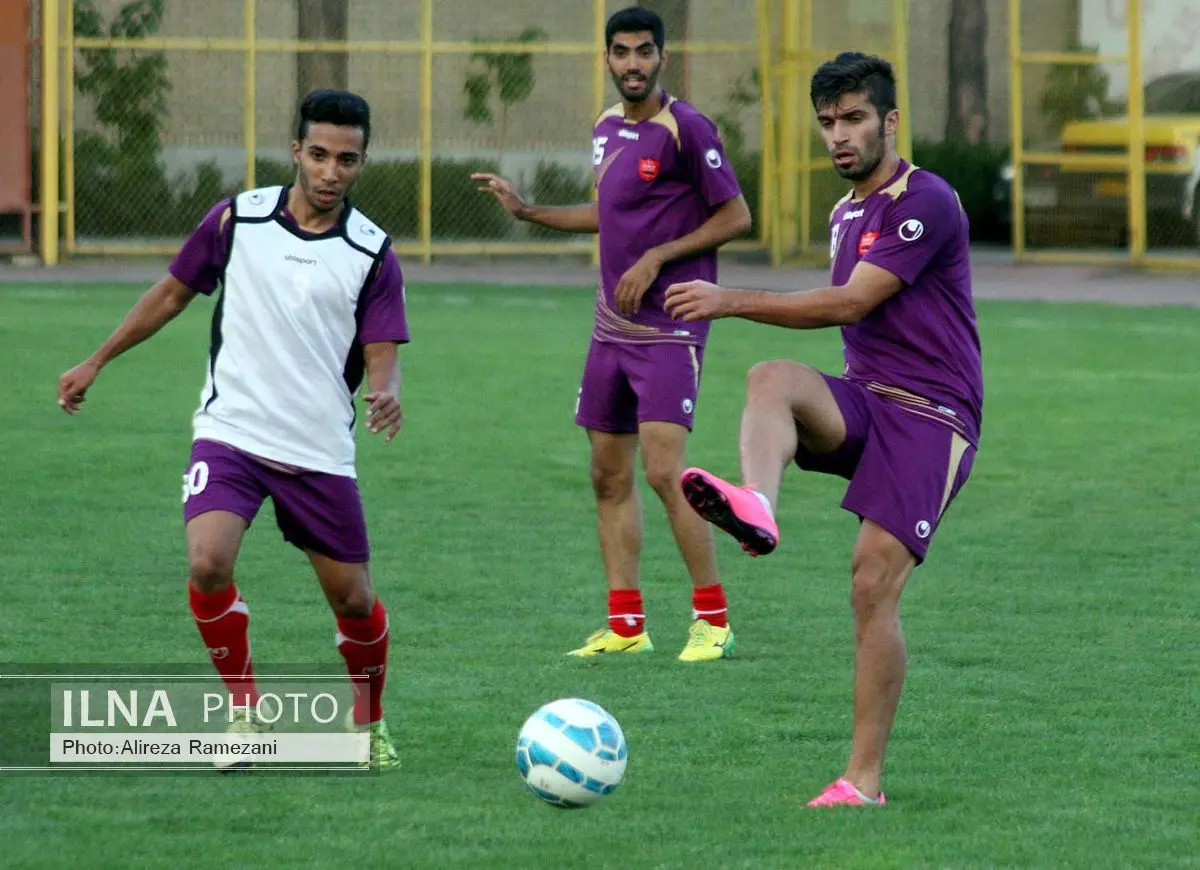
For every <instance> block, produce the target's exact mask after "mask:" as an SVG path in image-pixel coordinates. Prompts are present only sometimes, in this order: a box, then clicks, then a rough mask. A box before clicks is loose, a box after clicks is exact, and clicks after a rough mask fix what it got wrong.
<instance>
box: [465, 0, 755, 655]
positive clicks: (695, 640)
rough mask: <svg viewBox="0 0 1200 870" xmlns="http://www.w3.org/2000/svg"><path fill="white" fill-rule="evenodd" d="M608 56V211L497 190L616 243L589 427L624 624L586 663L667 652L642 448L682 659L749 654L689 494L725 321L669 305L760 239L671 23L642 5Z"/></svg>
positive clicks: (610, 572) (613, 625)
mask: <svg viewBox="0 0 1200 870" xmlns="http://www.w3.org/2000/svg"><path fill="white" fill-rule="evenodd" d="M605 45H606V49H605V57H606V59H607V63H608V69H609V72H610V74H611V75H612V79H613V82H614V83H615V84H616V86H617V90H618V91H619V92H620V94H621V102H620V103H618V104H617V105H615V106H613V107H612V108H611V109H608V110H607V111H605V112H603V113H602V114H601V115H600V117H599V118H597V119H596V123H595V128H594V131H593V139H592V162H593V164H594V166H595V185H596V192H597V201H596V202H591V203H587V204H584V205H577V206H567V207H559V208H556V207H550V206H538V205H528V204H526V203H525V202H523V201H522V200H521V199H520V197H518V196H517V194H516V192H515V191H514V189H513V186H512V185H511V184H509V183H508V182H507V181H505V180H504V179H502V178H498V177H497V176H495V175H491V174H487V173H479V174H476V175H475V176H473V177H474V178H475V179H476V180H478V181H481V182H484V184H483V186H481V187H480V190H483V191H485V192H488V193H491V194H492V195H494V196H495V197H496V199H498V200H499V201H500V203H501V205H503V206H504V208H505V209H507V210H508V212H509V213H510V214H512V215H513V216H515V217H517V218H518V219H520V220H526V221H532V222H534V223H538V224H541V225H543V226H547V227H552V228H554V229H558V230H564V231H568V232H579V233H595V232H598V233H599V234H600V273H601V274H600V277H601V281H600V286H599V287H598V289H597V294H596V320H595V326H594V329H593V332H592V342H591V347H590V349H589V351H588V355H587V360H586V362H585V364H584V370H583V378H582V384H581V386H580V389H579V399H578V403H577V405H576V413H575V422H576V424H577V425H578V426H581V427H583V428H584V429H586V430H587V433H588V437H589V439H590V441H591V446H592V462H591V477H592V487H593V490H594V492H595V495H596V508H597V527H598V531H599V538H600V552H601V557H602V559H603V562H604V573H605V576H606V579H607V582H608V590H609V592H608V612H609V618H608V627H607V628H603V629H600V630H599V631H597V632H595V633H594V634H592V635H591V636H590V637H589V638H588V639H587V641H586V642H585V643H584V645H583V646H582V647H580V648H579V649H576V650H574V651H572V655H577V656H595V655H600V654H611V653H641V652H649V651H651V650H653V646H652V644H651V642H650V635H649V634H648V633H647V631H646V626H645V622H646V616H645V608H644V607H643V605H642V595H641V591H640V588H639V580H638V572H639V563H640V560H641V550H642V516H641V505H640V502H639V498H638V490H637V487H636V484H635V480H634V478H635V467H634V465H635V460H636V455H637V451H638V448H639V446H640V447H641V452H642V461H643V464H644V466H645V473H646V480H647V481H648V482H649V484H650V485H651V487H652V488H653V489H654V491H655V492H656V493H657V494H658V496H659V498H660V499H661V500H662V503H663V506H664V507H665V508H666V512H667V517H668V519H669V520H670V523H671V530H672V532H673V533H674V537H675V542H676V544H677V545H678V547H679V551H680V554H681V555H682V557H683V561H684V564H685V565H686V566H687V570H688V572H689V574H690V575H691V579H692V585H693V590H692V620H693V621H692V625H691V628H690V630H689V635H688V642H687V645H686V646H685V647H684V649H683V652H682V653H681V654H680V656H679V658H680V659H681V660H682V661H713V660H717V659H721V658H724V657H725V656H728V655H730V654H731V653H732V652H733V646H734V637H733V632H732V631H731V630H730V628H729V622H728V618H727V611H726V600H725V591H724V588H723V586H722V585H721V581H720V579H719V578H718V576H717V565H716V554H715V551H714V546H713V540H712V532H711V529H710V528H709V526H708V525H707V524H706V523H705V522H704V521H703V520H701V519H700V518H699V517H697V516H696V515H695V513H694V512H693V511H691V510H690V509H689V508H688V506H687V503H686V502H685V501H684V498H683V494H682V493H681V492H680V490H679V484H678V481H679V475H680V474H681V473H682V471H683V469H684V465H685V463H684V456H685V449H686V446H687V438H688V434H689V433H690V432H691V430H692V422H693V415H694V414H695V410H696V400H697V397H698V394H699V389H700V372H701V366H702V362H703V358H704V348H705V344H706V342H707V339H708V331H709V324H707V323H702V322H698V323H682V322H680V321H678V320H676V319H675V318H673V317H671V316H670V315H668V314H667V313H666V312H665V311H664V310H663V300H664V294H665V291H666V288H667V287H668V286H669V285H670V284H673V283H678V282H681V281H689V280H693V279H704V280H708V281H715V280H716V277H717V248H719V247H720V246H721V245H723V244H725V243H726V242H728V241H729V240H730V239H733V238H735V237H736V236H739V235H741V234H743V233H745V232H746V231H748V230H749V228H750V210H749V208H748V207H747V206H746V202H745V199H744V198H743V196H742V193H741V189H740V187H739V186H738V182H737V178H736V177H735V175H734V172H733V169H732V168H731V167H730V166H729V161H728V159H727V158H726V156H725V151H724V149H723V148H722V146H721V141H720V137H719V135H718V133H717V129H716V127H715V125H714V124H713V123H712V122H711V121H710V120H709V119H708V118H706V117H705V116H704V115H702V114H700V112H699V111H697V110H696V109H695V108H694V107H693V106H691V105H689V104H688V103H685V102H683V101H682V100H678V99H675V98H674V97H672V96H670V95H669V94H667V93H666V92H665V91H664V90H663V89H662V88H661V87H659V85H658V77H659V74H660V73H661V71H662V68H663V64H665V63H666V62H667V55H666V52H665V51H664V49H663V45H664V33H663V23H662V20H661V19H660V18H659V17H658V16H657V15H656V14H654V13H653V12H650V11H648V10H645V9H642V8H640V7H630V8H628V9H623V10H621V11H620V12H617V13H616V14H614V15H613V16H612V18H610V19H609V21H608V25H607V33H606V39H605Z"/></svg>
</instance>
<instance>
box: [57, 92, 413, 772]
mask: <svg viewBox="0 0 1200 870" xmlns="http://www.w3.org/2000/svg"><path fill="white" fill-rule="evenodd" d="M370 135H371V120H370V110H369V107H368V106H367V103H366V101H364V100H363V99H362V98H361V97H359V96H357V95H355V94H350V93H347V92H345V91H331V90H322V91H315V92H313V93H312V94H309V96H308V97H307V98H306V99H305V100H304V102H303V104H302V105H301V106H300V122H299V130H298V131H297V135H296V140H295V141H294V142H293V143H292V156H293V160H294V161H295V163H296V178H295V182H294V183H293V184H292V185H291V186H290V187H270V188H263V189H259V190H251V191H247V192H244V193H242V194H240V195H238V196H236V197H234V198H232V199H229V200H225V201H223V202H221V203H219V204H217V205H216V206H215V207H214V208H213V209H212V211H210V212H209V214H208V216H207V217H205V219H204V220H203V221H202V222H201V224H200V225H199V227H198V228H197V229H196V231H195V232H194V233H193V234H192V236H191V237H190V238H189V239H188V240H187V242H186V243H185V244H184V246H183V248H182V249H181V250H180V252H179V254H178V255H177V256H176V257H175V260H174V261H173V262H172V263H171V265H170V267H169V268H168V271H167V274H166V275H165V276H164V277H163V278H162V280H160V281H159V282H158V283H157V284H156V285H155V286H154V287H153V288H151V289H150V291H149V292H147V293H146V295H145V296H143V297H142V299H141V301H140V302H138V303H137V305H135V306H134V308H133V310H132V311H131V312H130V313H129V314H128V315H127V316H126V318H125V320H124V321H123V322H122V323H121V325H120V326H119V327H118V328H117V330H116V332H114V333H113V335H112V337H110V338H109V339H108V341H106V342H105V343H104V344H103V345H101V347H100V348H99V350H97V351H96V352H95V353H94V354H92V355H91V356H90V357H88V358H87V359H86V360H84V361H83V362H82V363H80V364H79V365H78V366H76V367H75V368H73V369H71V370H70V371H69V372H67V373H66V374H64V375H63V376H62V379H61V380H60V381H59V388H58V403H59V405H60V406H62V408H63V409H64V410H65V411H66V412H67V413H69V414H74V413H76V412H78V411H79V410H80V409H81V408H82V406H83V402H84V397H85V394H86V393H87V390H88V388H89V387H91V386H92V384H93V382H95V380H96V378H97V376H98V375H99V374H100V370H101V369H102V368H104V366H106V365H107V364H108V363H110V362H112V361H113V360H114V359H116V358H117V357H118V356H120V355H121V354H122V353H124V352H125V351H127V350H129V349H130V348H132V347H135V346H136V345H138V344H140V343H141V342H143V341H145V340H146V339H148V338H149V337H150V336H152V335H154V334H155V333H157V332H158V331H159V330H160V329H162V328H163V327H164V326H165V325H166V324H167V323H168V322H169V321H170V320H171V319H173V318H174V317H175V316H177V315H178V314H180V313H181V312H182V311H183V310H184V309H185V308H186V307H187V306H188V304H189V303H190V302H191V301H192V300H193V299H194V298H195V296H196V294H197V293H200V294H204V295H206V296H207V295H211V294H212V293H213V291H214V290H215V289H216V288H217V287H218V286H220V288H221V294H220V298H219V299H218V300H217V303H216V305H215V308H214V314H213V322H212V346H211V348H210V351H209V357H208V360H207V361H206V363H205V372H206V381H205V384H204V388H203V391H202V392H201V396H200V406H199V408H198V409H197V410H196V412H195V415H194V418H193V431H194V440H193V443H192V451H191V461H190V464H189V467H188V469H187V473H186V474H185V475H184V478H183V516H184V520H185V522H186V526H187V549H188V580H189V584H188V588H189V593H190V599H191V609H192V614H193V615H194V616H195V620H196V625H197V626H198V627H199V630H200V635H201V637H202V639H203V640H204V643H205V645H206V646H207V647H208V653H209V656H210V657H211V658H212V662H213V664H214V665H215V666H216V669H217V671H218V672H219V673H220V675H221V676H222V677H223V678H224V681H225V684H226V686H227V687H228V689H229V691H230V692H231V693H232V694H233V697H234V701H235V702H236V703H237V704H239V705H254V704H255V703H256V702H257V700H258V697H259V693H258V687H257V685H256V683H255V676H254V667H253V663H252V660H251V656H250V637H249V632H248V627H249V619H250V610H249V607H248V606H247V604H246V601H245V599H243V598H242V596H241V594H240V592H239V591H238V588H237V586H236V585H235V583H234V565H235V562H236V560H237V555H238V551H239V549H240V548H241V545H242V539H243V537H244V536H245V533H246V530H247V529H248V528H249V526H250V524H251V523H252V522H253V521H254V518H255V516H256V515H257V513H258V511H259V509H260V507H261V506H262V504H263V502H264V501H265V500H266V499H267V498H268V497H269V498H270V499H271V500H272V502H273V503H274V507H275V516H276V520H277V522H278V525H279V529H280V531H281V532H282V533H283V537H284V539H285V540H287V541H289V542H291V543H292V544H293V545H295V546H296V547H298V548H299V549H301V550H302V551H303V552H304V553H305V554H307V556H308V559H309V560H310V562H311V563H312V567H313V570H314V571H315V572H316V576H317V579H318V581H319V582H320V584H321V587H322V588H323V590H324V592H325V596H326V598H327V599H328V601H329V605H330V607H331V608H332V609H333V611H334V614H335V616H336V622H337V635H336V638H337V647H338V650H339V652H340V653H341V655H342V657H343V658H344V659H345V662H346V667H347V669H348V670H349V672H350V674H351V676H359V675H364V676H366V678H367V679H366V689H365V691H360V681H356V682H355V692H356V697H355V704H354V710H353V711H352V721H348V722H347V727H350V728H354V729H360V730H368V731H369V732H370V746H371V762H372V763H373V764H375V765H377V766H378V767H380V768H393V767H398V766H399V764H400V759H399V755H398V753H397V751H396V749H395V747H394V745H393V743H392V740H391V738H390V736H389V734H388V729H387V725H386V724H385V722H384V718H383V705H382V700H381V699H382V695H383V688H384V682H385V668H386V664H387V656H388V617H387V612H386V610H385V609H384V606H383V603H382V602H381V601H380V600H379V599H378V598H377V597H376V595H375V593H374V591H373V588H372V583H371V574H370V570H369V545H368V538H367V529H366V521H365V518H364V515H363V508H362V503H361V501H360V499H359V489H358V484H357V474H356V462H355V438H354V424H355V421H356V419H357V416H358V414H357V410H356V407H355V403H356V395H357V394H358V391H359V388H360V385H361V383H362V380H363V374H364V370H365V373H366V385H367V389H366V393H365V394H364V395H362V396H361V401H362V402H363V404H364V406H365V409H366V416H365V424H366V426H367V428H368V429H370V431H371V432H374V433H385V438H386V440H388V441H391V440H392V438H393V437H394V436H395V435H396V433H397V431H398V430H399V429H400V425H401V420H402V413H401V408H400V369H399V364H398V361H397V345H398V344H402V343H406V342H408V340H409V334H408V324H407V318H406V315H405V298H404V279H403V276H402V275H401V272H400V265H399V263H398V262H397V260H396V256H395V254H394V252H393V251H392V248H391V240H390V239H389V238H388V236H387V235H386V234H385V233H384V232H383V231H382V230H381V229H380V228H379V227H378V226H376V225H375V224H374V223H372V222H371V221H370V220H369V219H367V217H366V216H364V215H363V214H362V213H361V212H360V211H358V210H357V209H356V208H354V206H352V205H351V204H350V202H349V200H348V199H347V196H348V194H349V192H350V189H351V187H352V186H353V185H354V182H355V179H356V178H357V176H358V173H359V170H360V169H362V166H363V162H364V160H365V158H366V152H367V143H368V140H369V139H370ZM237 716H238V718H237V720H236V721H235V722H234V723H233V724H232V725H231V726H230V731H231V732H232V733H234V734H239V733H240V734H248V733H253V732H256V731H262V730H266V727H265V726H264V725H263V724H262V723H260V722H258V721H256V719H255V717H254V715H253V713H252V712H251V711H249V710H240V711H238V713H237ZM216 765H217V767H218V768H222V769H231V768H236V767H238V766H241V765H240V762H239V759H237V758H228V759H221V760H218V761H217V762H216Z"/></svg>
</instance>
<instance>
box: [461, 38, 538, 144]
mask: <svg viewBox="0 0 1200 870" xmlns="http://www.w3.org/2000/svg"><path fill="white" fill-rule="evenodd" d="M545 38H546V34H545V32H544V31H543V30H542V29H541V28H540V27H527V28H525V30H523V31H522V32H521V33H520V34H519V35H518V36H516V37H515V38H513V39H511V40H506V41H509V42H539V41H541V40H544V39H545ZM476 41H478V40H476ZM471 62H472V63H479V64H482V69H476V70H475V71H474V72H472V73H471V74H470V75H468V76H467V79H466V81H465V82H463V95H464V96H465V97H466V105H465V106H464V108H463V117H465V118H466V119H467V120H469V121H474V122H475V123H476V124H488V125H492V126H494V127H496V129H497V138H498V139H499V143H500V147H501V148H503V147H504V142H505V139H506V137H507V135H508V111H509V109H510V108H511V107H512V106H515V105H516V104H517V103H521V102H524V101H525V100H527V99H529V97H530V95H531V94H533V86H534V82H535V79H534V73H533V54H531V53H530V52H503V53H499V54H494V53H491V52H485V51H478V52H475V53H473V54H472V55H471ZM493 95H495V97H496V99H497V100H498V102H499V104H500V121H499V124H498V125H497V124H496V113H495V112H494V111H493V110H492V97H493Z"/></svg>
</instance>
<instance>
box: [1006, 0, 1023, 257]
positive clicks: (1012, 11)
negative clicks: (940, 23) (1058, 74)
mask: <svg viewBox="0 0 1200 870" xmlns="http://www.w3.org/2000/svg"><path fill="white" fill-rule="evenodd" d="M1021 72H1022V69H1021V0H1009V3H1008V80H1009V93H1010V94H1011V98H1010V99H1009V101H1008V116H1009V121H1008V123H1009V127H1010V128H1011V129H1010V130H1009V137H1010V138H1011V140H1012V148H1011V151H1012V155H1011V158H1010V160H1011V163H1012V173H1013V177H1012V183H1011V186H1010V188H1009V189H1010V191H1011V199H1012V246H1013V259H1014V260H1020V259H1021V258H1022V257H1023V256H1024V254H1025V160H1024V150H1025V130H1024V123H1025V118H1024V112H1023V111H1022V106H1021V101H1022V100H1023V99H1024V97H1025V94H1024V86H1023V85H1022V83H1021Z"/></svg>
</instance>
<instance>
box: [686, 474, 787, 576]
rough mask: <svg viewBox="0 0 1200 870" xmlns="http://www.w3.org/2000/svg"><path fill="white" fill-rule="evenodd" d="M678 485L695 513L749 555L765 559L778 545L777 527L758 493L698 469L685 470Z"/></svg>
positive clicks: (765, 499) (768, 505)
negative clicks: (740, 546) (726, 535)
mask: <svg viewBox="0 0 1200 870" xmlns="http://www.w3.org/2000/svg"><path fill="white" fill-rule="evenodd" d="M679 485H680V486H681V487H682V488H683V496H684V498H686V499H687V502H688V504H690V505H691V506H692V509H693V510H694V511H695V512H696V513H698V514H700V516H702V517H703V518H704V519H706V520H708V522H710V523H712V524H713V525H714V526H716V527H717V528H718V529H721V530H722V531H724V532H728V533H729V534H730V535H732V536H733V537H734V538H736V539H737V542H738V543H739V544H741V545H742V549H743V550H745V551H746V552H747V553H749V554H750V555H751V556H765V555H767V554H768V553H770V552H771V551H772V550H774V549H775V547H776V545H777V544H778V543H779V527H778V526H777V525H776V524H775V518H774V517H773V516H772V515H771V505H770V502H768V501H767V498H766V496H764V495H762V494H761V493H759V492H756V491H755V490H753V489H751V488H750V487H748V486H734V485H733V484H732V483H729V482H728V481H725V480H722V479H721V478H719V477H717V476H716V475H715V474H709V473H708V472H707V471H705V470H704V469H702V468H689V469H687V470H686V471H685V472H683V475H682V476H681V477H680V478H679Z"/></svg>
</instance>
